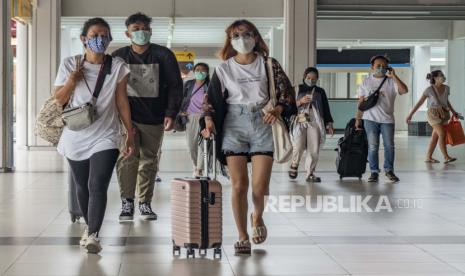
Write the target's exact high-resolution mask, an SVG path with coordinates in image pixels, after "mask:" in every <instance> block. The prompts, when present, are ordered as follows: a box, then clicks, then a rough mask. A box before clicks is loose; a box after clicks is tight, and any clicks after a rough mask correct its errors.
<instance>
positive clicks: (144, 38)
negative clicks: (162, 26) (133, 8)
mask: <svg viewBox="0 0 465 276" xmlns="http://www.w3.org/2000/svg"><path fill="white" fill-rule="evenodd" d="M151 36H152V33H151V32H149V31H144V30H140V31H135V32H132V33H131V41H132V42H133V43H134V44H137V45H139V46H143V45H145V44H147V43H149V42H150V37H151Z"/></svg>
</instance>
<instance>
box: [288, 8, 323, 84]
mask: <svg viewBox="0 0 465 276" xmlns="http://www.w3.org/2000/svg"><path fill="white" fill-rule="evenodd" d="M316 11H317V0H285V1H284V37H285V42H284V45H285V46H284V53H285V58H284V68H285V70H286V72H287V74H288V75H289V79H290V80H291V82H292V83H293V84H299V83H300V82H301V75H302V73H303V71H304V70H305V68H307V67H308V66H315V65H316V63H317V61H316V50H317V48H316V22H317V18H316Z"/></svg>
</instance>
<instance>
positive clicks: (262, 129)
mask: <svg viewBox="0 0 465 276" xmlns="http://www.w3.org/2000/svg"><path fill="white" fill-rule="evenodd" d="M222 150H223V152H224V154H225V155H226V156H249V157H250V156H254V155H268V156H273V151H274V144H273V131H272V129H271V125H269V124H266V123H265V122H264V121H263V112H262V111H261V108H259V107H249V106H247V105H242V104H231V105H228V112H227V114H226V118H225V120H224V125H223V146H222Z"/></svg>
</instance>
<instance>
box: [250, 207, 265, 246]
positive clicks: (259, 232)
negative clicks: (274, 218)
mask: <svg viewBox="0 0 465 276" xmlns="http://www.w3.org/2000/svg"><path fill="white" fill-rule="evenodd" d="M250 224H252V241H253V243H255V244H261V243H263V242H265V241H266V237H267V236H268V231H267V229H266V226H265V225H259V226H253V213H252V214H250Z"/></svg>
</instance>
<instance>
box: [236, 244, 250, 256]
mask: <svg viewBox="0 0 465 276" xmlns="http://www.w3.org/2000/svg"><path fill="white" fill-rule="evenodd" d="M234 252H235V253H236V254H239V255H241V254H245V255H250V254H251V252H252V245H251V244H250V241H249V240H243V241H237V242H236V243H235V244H234Z"/></svg>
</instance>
